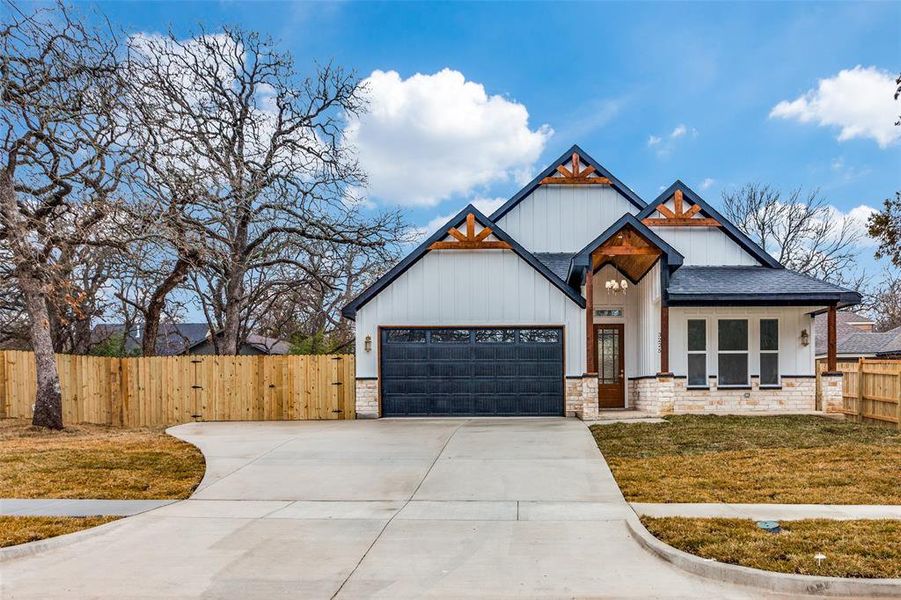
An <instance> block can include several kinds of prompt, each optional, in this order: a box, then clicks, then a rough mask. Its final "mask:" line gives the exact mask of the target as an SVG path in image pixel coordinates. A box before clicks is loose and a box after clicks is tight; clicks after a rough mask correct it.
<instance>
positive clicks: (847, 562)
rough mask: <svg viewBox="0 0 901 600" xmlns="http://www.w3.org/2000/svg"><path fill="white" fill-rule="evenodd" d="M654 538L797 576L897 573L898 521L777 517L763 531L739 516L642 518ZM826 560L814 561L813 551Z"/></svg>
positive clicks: (900, 552)
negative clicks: (774, 529) (774, 525)
mask: <svg viewBox="0 0 901 600" xmlns="http://www.w3.org/2000/svg"><path fill="white" fill-rule="evenodd" d="M641 522H642V523H644V525H645V527H647V528H648V530H649V531H650V532H651V533H653V534H654V535H655V536H657V537H658V538H660V539H661V540H663V541H664V542H666V543H667V544H669V545H671V546H674V547H676V548H678V549H680V550H684V551H685V552H690V553H691V554H696V555H698V556H702V557H704V558H712V559H715V560H718V561H720V562H724V563H730V564H734V565H742V566H745V567H754V568H757V569H766V570H768V571H778V572H780V573H799V574H802V575H825V576H830V577H871V578H884V577H892V578H897V577H901V521H897V520H895V521H832V520H825V519H809V520H803V521H782V522H781V527H782V532H781V533H776V534H774V533H768V532H766V531H763V530H761V529H759V528H758V527H757V525H756V524H755V523H754V522H753V521H748V520H744V519H692V518H684V517H666V518H651V517H642V519H641ZM817 553H822V554H825V555H826V559H825V560H824V561H823V562H822V563H821V564H820V565H817V561H816V560H815V559H814V555H815V554H817Z"/></svg>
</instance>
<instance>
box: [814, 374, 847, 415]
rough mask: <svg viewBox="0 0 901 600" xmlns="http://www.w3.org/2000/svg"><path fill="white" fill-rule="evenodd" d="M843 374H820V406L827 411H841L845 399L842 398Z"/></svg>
mask: <svg viewBox="0 0 901 600" xmlns="http://www.w3.org/2000/svg"><path fill="white" fill-rule="evenodd" d="M842 385H843V383H842V374H841V373H840V372H836V373H823V374H822V375H820V398H821V401H822V404H821V406H820V408H821V409H822V410H823V412H826V413H841V412H842V410H843V408H844V406H845V400H844V398H842Z"/></svg>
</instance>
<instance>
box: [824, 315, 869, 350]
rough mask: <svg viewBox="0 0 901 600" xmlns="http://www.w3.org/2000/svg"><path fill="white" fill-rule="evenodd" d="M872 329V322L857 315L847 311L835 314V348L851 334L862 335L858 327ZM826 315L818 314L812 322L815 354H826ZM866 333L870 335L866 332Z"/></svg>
mask: <svg viewBox="0 0 901 600" xmlns="http://www.w3.org/2000/svg"><path fill="white" fill-rule="evenodd" d="M861 325H864V326H868V327H870V328H871V327H872V325H873V321H872V320H871V319H869V318H867V317H865V316H863V315H861V314H859V313H856V312H851V311H849V310H840V311H837V312H836V313H835V339H836V344H837V346H841V342H842V340H843V339H845V338H846V337H848V336H849V335H851V334H853V333H863V331H862V330H861V329H860V326H861ZM828 326H829V320H828V315H826V314H825V313H822V314H819V315H817V317H816V321H815V322H814V325H813V329H814V331H815V332H816V345H815V349H816V350H815V352H816V354H818V355H819V354H826V344H827V342H828V340H827V335H828V333H827V332H828ZM866 333H870V332H869V331H867V332H866Z"/></svg>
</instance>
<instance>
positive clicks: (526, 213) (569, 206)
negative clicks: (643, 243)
mask: <svg viewBox="0 0 901 600" xmlns="http://www.w3.org/2000/svg"><path fill="white" fill-rule="evenodd" d="M637 212H638V208H637V207H636V206H635V205H633V204H632V203H631V202H629V201H628V200H627V199H626V198H624V197H623V196H622V195H620V193H619V192H617V191H616V190H615V189H613V188H612V187H608V186H599V185H542V186H540V187H538V188H536V189H535V191H533V192H532V193H531V194H529V195H528V196H526V197H525V198H523V199H522V200H521V201H520V202H519V204H517V205H516V206H515V207H514V208H513V209H512V210H510V212H508V213H507V214H505V215H504V216H503V217H501V218H500V219H498V220H497V224H498V225H499V226H500V228H501V229H503V230H504V231H506V232H507V233H508V234H510V235H511V236H512V237H513V239H515V240H516V241H517V242H519V243H520V244H521V245H522V246H523V248H525V249H526V250H528V251H529V252H573V253H575V252H578V251H579V250H581V249H582V248H584V247H585V246H586V245H588V243H589V242H590V241H591V240H593V239H595V238H596V237H598V236H599V235H601V234H602V233H603V232H604V231H605V230H606V229H607V228H608V227H610V225H612V224H613V223H615V222H616V221H617V220H618V219H619V218H620V217H622V216H623V215H624V214H626V213H631V214H636V213H637Z"/></svg>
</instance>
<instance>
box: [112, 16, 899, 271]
mask: <svg viewBox="0 0 901 600" xmlns="http://www.w3.org/2000/svg"><path fill="white" fill-rule="evenodd" d="M100 7H101V9H102V10H103V12H105V13H106V14H107V15H109V16H110V17H111V19H112V20H113V21H114V22H115V23H117V24H119V25H120V26H122V27H124V28H125V29H126V30H127V31H135V32H136V31H142V32H163V31H165V30H167V29H169V28H170V27H171V28H172V30H173V31H174V32H175V33H176V34H177V35H179V36H188V35H190V34H191V33H193V32H195V31H196V25H197V24H198V23H203V24H204V25H205V26H206V28H207V29H208V30H210V31H214V30H215V29H216V28H217V26H219V25H221V24H223V23H229V24H240V25H241V26H243V27H245V28H248V29H255V30H258V31H261V32H264V33H268V34H270V35H272V36H273V37H274V38H276V39H278V40H280V43H281V45H282V47H283V48H284V49H285V50H289V51H290V52H291V53H292V54H293V55H294V57H295V59H296V60H297V63H298V68H299V70H300V71H301V72H304V71H307V70H308V66H309V65H310V64H311V63H312V61H314V60H318V61H320V62H325V61H329V60H334V61H335V62H336V63H337V64H340V65H343V66H345V67H347V68H352V69H354V70H356V72H357V73H358V74H359V75H360V76H361V77H368V76H370V74H372V73H373V72H374V71H380V72H382V73H381V74H377V75H376V76H374V77H375V79H373V83H374V84H375V85H374V86H373V87H374V92H375V94H376V98H375V99H374V104H375V105H376V108H378V107H379V106H383V107H389V108H390V110H389V109H386V111H387V113H391V114H387V113H386V115H387V116H384V118H383V119H382V120H381V121H378V119H377V118H376V117H373V120H372V121H367V120H365V119H364V120H363V121H362V122H361V123H360V127H361V133H360V136H359V139H360V142H361V144H363V147H368V148H370V151H369V153H368V154H367V152H363V155H362V158H363V159H364V160H363V163H364V167H370V166H371V168H372V170H373V172H374V176H373V185H374V188H377V189H374V190H372V192H373V193H372V194H371V198H372V201H373V203H374V204H375V205H379V206H390V205H394V204H401V205H403V206H404V207H405V208H406V209H407V210H409V214H410V218H411V220H412V221H413V222H414V223H416V224H419V225H425V224H426V223H428V222H430V221H432V220H434V219H435V218H436V217H438V216H442V215H450V214H453V213H455V212H456V211H457V210H458V209H459V208H460V207H461V206H462V205H464V204H465V203H466V202H468V201H469V200H471V199H473V198H479V199H481V201H482V202H483V203H485V205H486V206H489V207H490V206H491V205H492V204H491V203H492V201H493V202H495V203H496V202H498V201H499V200H497V199H499V198H506V197H509V196H510V195H512V194H513V193H515V192H516V190H517V189H518V188H519V187H520V185H519V184H520V183H521V182H523V181H524V179H525V178H526V177H527V176H528V175H529V174H534V173H535V172H537V171H538V170H539V169H540V168H541V167H543V166H544V165H546V164H547V162H548V161H550V160H551V159H552V158H554V157H556V156H557V155H558V154H559V153H560V152H562V151H563V150H565V149H566V148H568V147H569V146H570V145H572V144H573V143H578V144H579V145H581V146H582V147H583V148H584V149H585V150H586V151H588V152H589V153H591V154H592V155H593V156H594V158H595V159H597V160H599V161H600V162H601V163H602V164H603V165H604V166H606V167H607V168H608V169H609V170H610V171H611V172H613V173H614V174H615V175H616V176H617V177H619V178H620V179H621V180H622V181H624V182H625V183H626V184H627V185H629V186H630V187H632V188H633V189H634V190H635V191H636V192H637V193H638V194H639V195H640V196H642V197H643V198H644V199H645V200H646V201H650V200H652V199H653V198H654V197H655V196H656V195H657V194H658V193H659V191H660V190H661V189H662V188H664V187H666V186H668V185H669V184H670V183H671V182H672V181H673V180H674V179H676V178H680V179H682V180H683V181H685V182H686V183H687V184H688V185H690V186H692V187H693V188H694V189H695V190H696V191H698V192H699V193H701V195H702V196H704V197H705V198H706V199H707V200H708V201H710V202H711V203H712V204H714V205H715V206H717V205H719V202H720V193H721V192H722V190H723V189H724V188H727V187H729V186H736V185H740V184H743V183H745V182H749V181H757V182H764V183H770V184H772V185H774V186H777V187H779V188H782V189H786V190H787V189H790V188H794V187H797V186H804V187H805V188H811V187H818V188H820V189H821V191H822V193H823V194H824V195H825V196H826V197H827V198H828V200H829V202H830V203H832V204H833V205H834V206H835V207H836V208H837V209H839V210H840V211H842V212H843V213H847V212H849V211H851V210H852V209H855V207H859V206H861V205H864V206H870V207H878V206H880V205H881V202H882V200H883V199H884V198H886V197H888V196H889V195H891V194H893V193H894V192H895V191H896V190H899V189H901V141H899V135H901V133H896V132H895V131H894V130H892V129H891V128H890V127H885V126H884V125H880V123H879V122H877V120H878V119H877V117H878V118H882V119H883V120H885V119H891V118H892V115H891V114H888V115H886V108H885V106H886V104H885V102H881V103H880V102H874V103H873V104H874V105H873V106H869V105H868V100H867V99H865V98H864V99H861V98H856V97H855V95H862V96H865V95H866V91H869V90H870V88H869V87H867V86H868V85H869V84H870V83H872V84H873V85H872V89H880V90H881V89H884V88H879V86H878V85H877V84H878V81H876V80H878V77H879V74H880V73H881V74H882V76H884V77H887V76H888V75H889V74H891V73H896V71H897V70H898V69H901V3H898V2H895V3H875V2H866V3H853V4H851V3H849V4H844V3H828V4H815V3H800V2H799V3H743V4H729V3H715V4H706V3H705V4H681V3H663V4H657V3H642V4H610V3H598V4H569V3H553V4H550V3H547V4H546V3H497V4H489V3H462V4H432V3H385V4H382V3H361V2H346V3H335V4H312V3H308V4H290V3H264V2H219V3H214V2H205V3H185V2H179V3H166V2H154V3H101V4H100ZM858 66H860V67H862V69H861V70H858V71H852V70H853V69H855V67H858ZM445 69H446V70H449V71H444V75H443V76H441V77H438V76H436V74H439V73H441V72H442V71H443V70H445ZM392 71H393V72H396V75H394V74H393V73H391V72H392ZM843 71H845V76H844V77H840V73H842V72H843ZM417 74H420V75H421V77H420V78H419V79H416V80H415V82H416V83H415V85H414V83H413V82H414V80H411V79H410V78H411V77H413V76H415V75H417ZM857 76H859V77H857ZM867 77H869V79H867ZM874 77H875V78H876V80H874ZM821 80H825V81H826V84H825V85H826V87H822V85H821ZM464 81H465V82H467V83H465V84H464V83H463V82H464ZM830 82H831V83H832V85H830ZM479 85H480V86H482V88H483V93H484V97H482V98H480V97H479V89H478V86H479ZM805 94H810V95H809V96H806V97H805ZM495 96H496V97H497V98H494V97H495ZM799 99H800V100H799ZM416 102H422V103H426V104H428V108H425V109H424V108H422V107H419V108H417V107H416V106H412V104H415V103H416ZM780 102H786V103H791V102H795V104H785V105H783V108H782V110H781V112H778V111H777V112H778V114H777V115H773V116H771V112H772V111H773V109H774V107H776V106H777V105H779V103H780ZM398 103H401V104H403V105H404V106H405V107H406V108H404V109H402V110H401V113H397V110H396V109H397V104H398ZM461 106H462V108H460V107H461ZM894 106H895V112H894V114H895V116H897V115H898V114H899V113H901V103H894ZM458 108H459V112H460V114H456V111H457V110H458ZM403 110H406V111H407V112H406V113H403ZM888 110H889V111H891V108H889V109H888ZM392 111H394V112H392ZM524 112H527V115H528V118H527V121H526V120H525V119H524ZM445 117H446V118H445ZM436 120H437V126H436V122H435V121H436ZM824 122H825V124H824ZM446 123H450V125H449V126H448V132H447V136H446V137H445V138H441V137H440V135H438V134H435V133H434V131H435V130H436V129H437V130H440V129H441V126H442V125H444V124H446ZM472 123H477V124H478V125H477V126H476V125H471V124H472ZM829 123H832V124H829ZM874 123H875V124H874ZM458 124H460V125H459V126H458ZM470 125H471V126H470ZM417 128H418V129H417ZM894 129H895V130H899V129H901V128H894ZM843 131H844V135H843ZM840 136H843V137H845V138H848V139H839V138H840ZM376 147H377V148H380V150H381V151H380V152H378V153H376V152H374V151H372V148H376ZM386 161H393V163H394V164H393V165H388V164H385V162H386ZM478 161H482V162H478ZM367 162H369V164H367ZM392 167H393V168H392ZM442 167H446V168H444V169H442ZM447 167H449V168H447ZM405 169H409V172H410V173H417V172H419V173H424V176H423V178H422V180H421V181H419V182H418V184H417V185H418V186H419V187H417V188H416V190H415V192H413V193H411V194H410V195H409V197H407V195H406V194H404V193H403V192H399V191H398V190H400V189H403V188H401V187H398V186H397V185H395V183H396V180H397V179H398V178H400V179H407V178H408V177H409V176H410V175H409V174H408V173H407V174H405V173H404V170H405ZM430 171H431V173H433V175H432V176H430V177H427V176H428V174H429V172H430ZM437 171H442V172H444V171H446V172H448V173H456V174H457V175H458V177H456V178H454V177H453V175H447V176H446V177H445V176H444V175H435V173H436V172H437ZM391 177H394V178H395V180H391ZM430 185H433V186H434V187H433V188H430V187H429V186H430ZM857 214H862V213H860V212H859V211H858V213H857ZM861 252H862V257H861V263H862V264H863V265H865V266H866V267H867V268H868V269H870V270H872V271H874V272H875V271H877V270H878V266H877V265H876V264H875V263H874V262H873V260H872V258H871V254H872V250H871V248H868V247H863V248H862V249H861Z"/></svg>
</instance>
